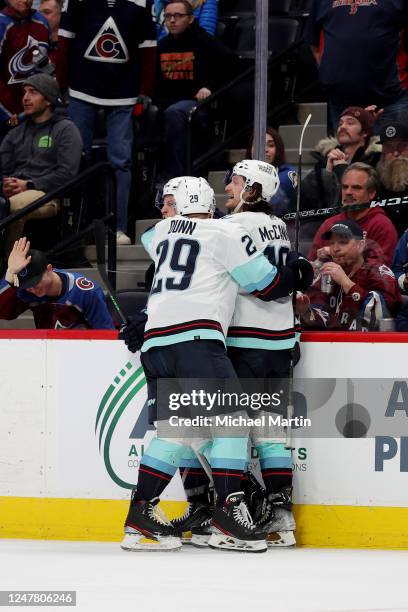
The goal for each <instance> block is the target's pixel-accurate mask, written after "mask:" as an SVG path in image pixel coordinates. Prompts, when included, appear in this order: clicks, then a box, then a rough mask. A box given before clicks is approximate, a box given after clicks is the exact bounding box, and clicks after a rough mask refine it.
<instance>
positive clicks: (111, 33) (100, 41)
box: [84, 17, 129, 64]
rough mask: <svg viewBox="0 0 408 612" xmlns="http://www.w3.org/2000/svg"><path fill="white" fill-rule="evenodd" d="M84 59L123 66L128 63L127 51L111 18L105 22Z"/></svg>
mask: <svg viewBox="0 0 408 612" xmlns="http://www.w3.org/2000/svg"><path fill="white" fill-rule="evenodd" d="M84 57H85V58H86V59H89V60H92V61H94V62H109V63H117V64H124V63H125V62H127V61H129V51H128V49H127V47H126V45H125V41H124V40H123V38H122V36H121V34H120V32H119V29H118V26H117V25H116V23H115V21H114V19H113V17H109V18H108V19H107V20H106V21H105V23H104V24H103V26H102V27H101V29H100V30H99V32H98V33H97V35H96V36H95V38H94V39H93V40H92V41H91V44H90V45H89V47H88V48H87V50H86V51H85V55H84Z"/></svg>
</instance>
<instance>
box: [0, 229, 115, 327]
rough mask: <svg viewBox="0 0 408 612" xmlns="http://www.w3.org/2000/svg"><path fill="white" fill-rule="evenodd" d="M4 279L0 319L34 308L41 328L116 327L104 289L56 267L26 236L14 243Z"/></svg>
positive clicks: (82, 277)
mask: <svg viewBox="0 0 408 612" xmlns="http://www.w3.org/2000/svg"><path fill="white" fill-rule="evenodd" d="M7 266H8V267H7V272H6V274H5V277H4V278H3V279H0V319H7V320H10V319H16V318H17V317H18V316H19V315H20V314H22V313H23V312H25V311H26V310H31V311H32V313H33V316H34V322H35V326H36V327H37V328H38V329H73V328H88V329H89V328H91V329H114V328H115V327H114V324H113V321H112V317H111V315H110V314H109V311H108V308H107V306H106V302H105V297H104V294H103V291H102V289H101V288H100V287H99V286H98V285H97V284H96V283H94V282H93V281H91V280H89V279H87V278H85V277H84V276H81V275H80V274H76V273H71V272H66V271H65V270H59V269H56V268H53V267H52V265H51V264H50V263H49V262H48V259H47V257H46V255H45V254H44V253H43V252H42V251H38V250H35V249H30V243H29V242H28V241H27V239H26V238H24V237H23V238H20V239H19V240H18V241H16V243H15V244H14V246H13V249H12V251H11V253H10V256H9V258H8V263H7Z"/></svg>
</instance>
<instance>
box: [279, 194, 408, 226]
mask: <svg viewBox="0 0 408 612" xmlns="http://www.w3.org/2000/svg"><path fill="white" fill-rule="evenodd" d="M407 205H408V194H407V195H403V196H400V197H395V198H383V199H382V200H371V202H361V203H359V204H345V205H343V206H331V207H328V208H314V209H313V208H312V209H310V210H301V211H300V213H299V216H300V220H301V221H307V220H309V219H311V220H313V219H316V218H319V217H329V216H331V215H334V214H335V213H339V212H348V211H357V210H364V209H366V208H377V207H379V208H391V207H392V208H397V209H399V208H400V207H401V206H407ZM296 216H297V212H291V213H286V215H284V216H283V217H282V219H283V220H284V221H293V219H296Z"/></svg>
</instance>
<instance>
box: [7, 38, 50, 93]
mask: <svg viewBox="0 0 408 612" xmlns="http://www.w3.org/2000/svg"><path fill="white" fill-rule="evenodd" d="M36 50H38V51H39V52H40V54H42V55H48V44H47V43H45V42H43V41H38V40H36V39H35V38H33V37H32V36H29V37H28V38H27V43H26V45H25V47H23V48H22V49H20V51H18V52H17V53H16V54H15V55H13V57H12V58H11V60H10V61H9V65H8V69H9V73H10V79H9V81H8V84H9V85H14V84H15V83H22V82H23V81H25V80H26V79H27V78H28V77H29V76H30V73H31V72H32V70H33V68H34V64H33V51H36Z"/></svg>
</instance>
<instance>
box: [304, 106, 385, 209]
mask: <svg viewBox="0 0 408 612" xmlns="http://www.w3.org/2000/svg"><path fill="white" fill-rule="evenodd" d="M374 121H375V117H374V115H373V114H372V113H370V112H369V111H367V110H365V109H364V108H361V107H359V106H354V107H353V106H350V107H349V108H346V109H345V110H344V111H343V113H342V114H341V117H340V119H339V123H338V125H337V130H336V137H335V138H324V139H322V140H320V141H319V142H318V143H317V146H316V149H315V151H312V153H311V154H312V156H313V157H314V159H316V164H315V166H314V169H313V170H312V172H309V173H308V174H307V175H306V176H305V177H304V180H303V181H302V186H301V191H302V193H301V196H302V209H303V210H308V209H313V208H320V207H323V206H327V207H330V206H336V205H338V204H339V202H340V192H341V188H340V185H341V179H342V176H343V173H344V171H345V169H346V168H347V166H348V165H350V164H353V163H355V162H364V163H366V164H369V165H370V166H374V167H375V165H376V164H377V162H378V161H379V159H380V154H381V145H380V144H378V143H377V141H378V137H376V136H374V137H373V136H372V133H373V126H374Z"/></svg>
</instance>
